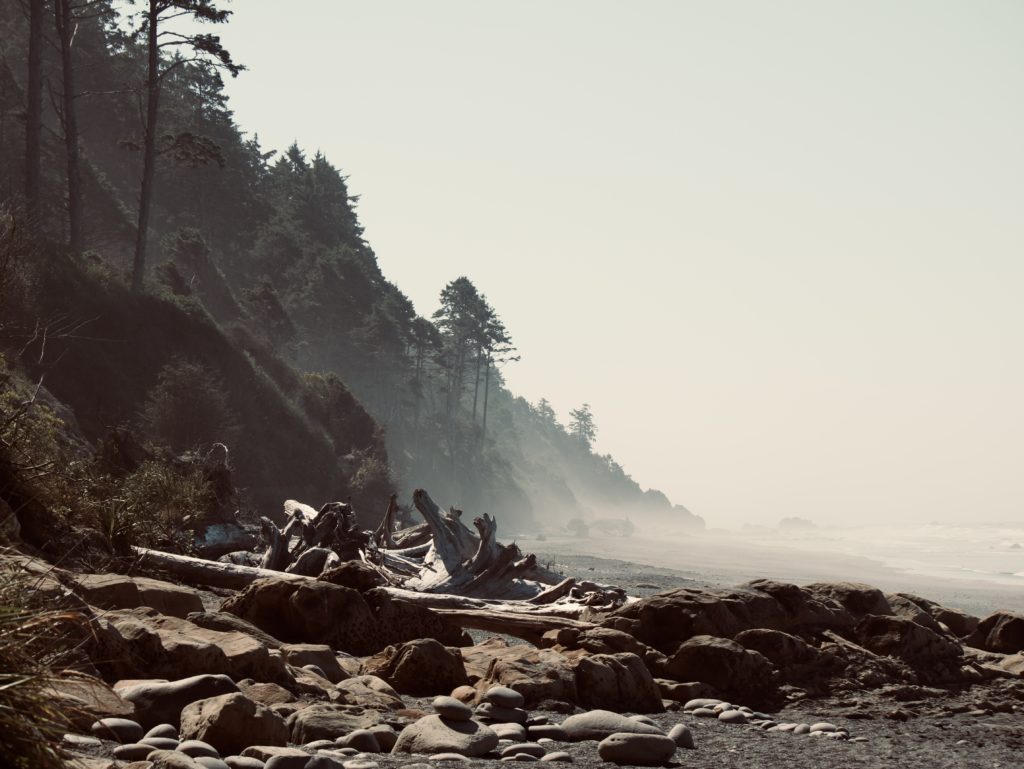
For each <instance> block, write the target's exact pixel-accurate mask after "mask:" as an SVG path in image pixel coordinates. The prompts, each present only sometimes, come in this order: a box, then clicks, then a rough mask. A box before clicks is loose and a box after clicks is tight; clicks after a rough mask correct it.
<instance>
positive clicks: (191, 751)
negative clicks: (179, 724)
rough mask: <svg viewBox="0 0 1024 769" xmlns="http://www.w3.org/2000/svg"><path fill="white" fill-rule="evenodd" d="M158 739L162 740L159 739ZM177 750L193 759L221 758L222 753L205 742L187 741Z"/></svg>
mask: <svg viewBox="0 0 1024 769" xmlns="http://www.w3.org/2000/svg"><path fill="white" fill-rule="evenodd" d="M151 739H152V738H151ZM157 739H160V738H159V737H158V738H157ZM177 750H178V752H179V753H184V754H185V755H186V756H190V757H192V758H198V757H199V756H208V757H210V758H220V752H219V751H218V750H217V748H215V747H213V745H211V744H210V743H208V742H203V741H202V740H185V741H184V742H182V743H180V744H179V745H178V747H177Z"/></svg>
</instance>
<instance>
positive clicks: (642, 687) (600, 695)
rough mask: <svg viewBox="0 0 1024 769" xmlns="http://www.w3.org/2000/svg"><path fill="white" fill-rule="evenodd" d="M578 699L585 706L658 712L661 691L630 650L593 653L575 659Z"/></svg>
mask: <svg viewBox="0 0 1024 769" xmlns="http://www.w3.org/2000/svg"><path fill="white" fill-rule="evenodd" d="M576 691H577V692H578V693H579V700H578V703H579V704H580V705H581V706H582V707H585V708H592V707H597V706H603V707H604V708H606V709H610V710H618V711H627V710H628V711H631V712H633V713H660V712H661V711H663V710H664V709H665V708H664V706H663V705H662V703H661V693H660V692H659V691H658V686H657V684H655V683H654V679H653V678H652V677H651V673H650V671H648V670H647V667H646V666H645V665H644V662H643V660H642V659H640V658H639V657H638V656H637V655H635V654H633V653H631V652H622V653H620V654H593V655H588V656H584V657H580V659H579V660H578V661H577V663H576Z"/></svg>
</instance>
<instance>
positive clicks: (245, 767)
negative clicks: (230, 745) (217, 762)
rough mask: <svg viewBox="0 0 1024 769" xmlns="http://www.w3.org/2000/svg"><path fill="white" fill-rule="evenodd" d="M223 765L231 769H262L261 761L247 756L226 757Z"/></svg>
mask: <svg viewBox="0 0 1024 769" xmlns="http://www.w3.org/2000/svg"><path fill="white" fill-rule="evenodd" d="M224 763H225V764H227V765H228V766H230V767H231V769H263V762H262V761H260V760H259V759H258V758H249V757H248V756H228V757H227V758H225V759H224Z"/></svg>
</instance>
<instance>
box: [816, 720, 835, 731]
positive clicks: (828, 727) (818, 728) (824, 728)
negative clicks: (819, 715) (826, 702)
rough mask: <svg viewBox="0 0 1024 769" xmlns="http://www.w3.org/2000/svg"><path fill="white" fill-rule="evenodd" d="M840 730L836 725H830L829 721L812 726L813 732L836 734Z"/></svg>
mask: <svg viewBox="0 0 1024 769" xmlns="http://www.w3.org/2000/svg"><path fill="white" fill-rule="evenodd" d="M838 728H839V727H837V726H836V725H835V724H830V723H829V722H828V721H818V723H816V724H811V731H812V732H834V731H836V730H837V729H838Z"/></svg>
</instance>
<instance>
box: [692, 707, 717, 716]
mask: <svg viewBox="0 0 1024 769" xmlns="http://www.w3.org/2000/svg"><path fill="white" fill-rule="evenodd" d="M690 715H691V716H696V717H697V718H718V713H717V712H716V711H714V710H712V709H711V708H697V709H696V710H694V711H691V712H690Z"/></svg>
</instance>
